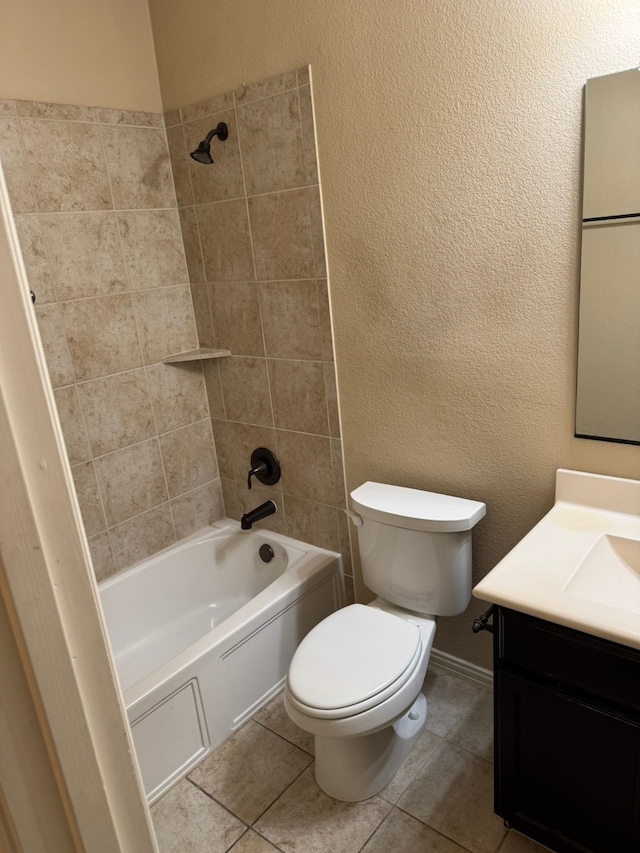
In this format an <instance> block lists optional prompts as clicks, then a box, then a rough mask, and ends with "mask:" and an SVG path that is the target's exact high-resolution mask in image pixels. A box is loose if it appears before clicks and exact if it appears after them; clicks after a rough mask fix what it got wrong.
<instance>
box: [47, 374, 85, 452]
mask: <svg viewBox="0 0 640 853" xmlns="http://www.w3.org/2000/svg"><path fill="white" fill-rule="evenodd" d="M54 396H55V398H56V408H57V409H58V417H59V418H60V425H61V426H62V433H63V435H64V443H65V446H66V448H67V456H68V457H69V464H70V465H77V464H78V463H79V462H86V461H87V460H88V459H91V448H90V447H89V439H88V438H87V431H86V429H85V425H84V418H83V416H82V409H81V408H80V401H79V399H78V391H77V388H76V386H75V385H69V386H67V387H66V388H58V389H57V390H56V391H55V392H54Z"/></svg>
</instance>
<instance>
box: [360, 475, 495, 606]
mask: <svg viewBox="0 0 640 853" xmlns="http://www.w3.org/2000/svg"><path fill="white" fill-rule="evenodd" d="M351 501H352V505H353V509H354V510H355V512H356V513H358V515H359V516H360V517H361V518H362V525H361V526H359V527H358V542H359V546H360V561H361V566H362V576H363V579H364V582H365V584H366V585H367V587H368V588H369V589H370V590H371V591H372V592H375V593H376V595H378V596H380V598H382V599H384V600H385V601H389V602H391V603H393V604H396V605H398V606H399V607H404V608H406V609H407V610H415V611H417V612H418V613H426V614H430V615H432V616H455V615H457V614H458V613H462V612H463V611H464V610H465V609H466V607H467V605H468V604H469V599H470V598H471V529H472V528H473V527H474V525H475V524H477V522H478V521H480V519H481V518H483V517H484V515H485V512H486V506H485V504H483V503H480V502H479V501H470V500H466V499H465V498H456V497H452V496H450V495H439V494H436V493H435V492H423V491H421V490H420V489H408V488H405V487H403V486H391V485H388V484H386V483H371V482H368V483H364V484H363V485H362V486H359V487H358V488H357V489H355V490H354V491H353V492H351Z"/></svg>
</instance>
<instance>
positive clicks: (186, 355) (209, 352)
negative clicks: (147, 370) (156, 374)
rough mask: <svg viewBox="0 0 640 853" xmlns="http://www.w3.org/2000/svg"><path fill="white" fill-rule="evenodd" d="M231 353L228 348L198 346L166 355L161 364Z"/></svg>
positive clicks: (217, 356) (223, 355)
mask: <svg viewBox="0 0 640 853" xmlns="http://www.w3.org/2000/svg"><path fill="white" fill-rule="evenodd" d="M227 355H231V351H230V350H228V349H207V348H206V347H200V348H199V349H191V350H187V352H178V353H176V354H175V355H168V356H166V358H163V359H162V363H163V364H178V363H179V362H181V361H198V360H199V359H200V360H202V359H207V358H224V357H225V356H227Z"/></svg>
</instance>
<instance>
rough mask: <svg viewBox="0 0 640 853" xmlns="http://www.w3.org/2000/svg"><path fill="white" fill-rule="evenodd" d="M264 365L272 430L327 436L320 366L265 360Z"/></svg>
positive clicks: (323, 386) (325, 397)
mask: <svg viewBox="0 0 640 853" xmlns="http://www.w3.org/2000/svg"><path fill="white" fill-rule="evenodd" d="M267 364H268V366H269V384H270V386H271V402H272V404H273V417H274V421H275V425H276V427H280V428H281V429H290V430H296V431H297V432H311V433H315V434H317V435H328V434H329V422H328V419H327V396H326V392H325V377H324V365H323V364H322V362H320V361H287V360H285V359H268V361H267Z"/></svg>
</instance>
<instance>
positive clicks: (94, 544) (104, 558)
mask: <svg viewBox="0 0 640 853" xmlns="http://www.w3.org/2000/svg"><path fill="white" fill-rule="evenodd" d="M89 550H90V551H91V561H92V563H93V572H94V574H95V576H96V580H97V581H98V582H100V581H104V580H106V579H107V578H109V577H111V575H114V574H115V573H116V571H117V569H116V564H115V561H114V559H113V554H112V552H111V540H110V539H109V534H108V533H106V532H105V533H99V534H98V535H97V536H92V537H91V539H89Z"/></svg>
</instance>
